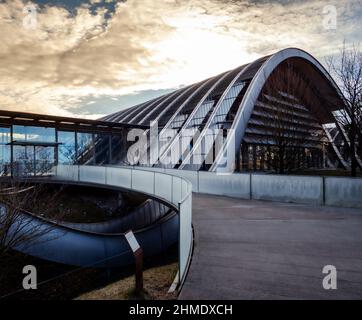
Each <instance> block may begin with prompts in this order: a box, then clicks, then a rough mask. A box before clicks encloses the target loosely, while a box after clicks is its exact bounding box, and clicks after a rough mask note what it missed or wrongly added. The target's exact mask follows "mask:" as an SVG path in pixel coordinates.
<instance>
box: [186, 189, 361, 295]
mask: <svg viewBox="0 0 362 320" xmlns="http://www.w3.org/2000/svg"><path fill="white" fill-rule="evenodd" d="M193 207H194V209H193V215H194V217H193V219H194V227H195V249H194V255H193V259H192V262H191V267H190V270H189V273H188V276H187V279H186V282H185V284H184V287H183V289H182V291H181V294H180V299H362V210H358V209H343V208H331V207H314V206H306V205H296V204H286V203H284V204H283V203H275V202H274V203H272V202H262V201H247V200H238V199H230V198H225V197H214V196H206V195H194V198H193ZM325 265H334V266H335V267H336V268H337V271H338V274H337V276H338V288H337V290H324V289H323V287H322V280H323V277H324V276H325V275H324V274H322V268H323V266H325Z"/></svg>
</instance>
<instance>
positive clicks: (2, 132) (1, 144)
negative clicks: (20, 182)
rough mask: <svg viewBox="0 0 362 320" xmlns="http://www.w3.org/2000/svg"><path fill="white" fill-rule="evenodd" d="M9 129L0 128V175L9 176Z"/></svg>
mask: <svg viewBox="0 0 362 320" xmlns="http://www.w3.org/2000/svg"><path fill="white" fill-rule="evenodd" d="M10 137H11V130H10V128H5V127H0V175H9V174H10V172H11V170H10V162H11V149H10V148H11V147H10V146H9V145H8V143H10V141H11V138H10Z"/></svg>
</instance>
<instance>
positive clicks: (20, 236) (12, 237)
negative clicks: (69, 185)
mask: <svg viewBox="0 0 362 320" xmlns="http://www.w3.org/2000/svg"><path fill="white" fill-rule="evenodd" d="M61 191H62V188H60V189H59V191H56V192H49V187H48V186H47V185H44V184H31V183H28V182H21V181H20V180H18V179H5V180H1V181H0V259H1V257H2V255H4V254H6V253H7V252H8V251H9V250H10V249H13V248H16V247H19V246H26V245H31V244H33V243H34V242H36V241H38V240H39V239H40V238H41V237H42V236H43V235H45V234H48V233H49V232H50V231H51V230H53V228H54V226H55V224H54V223H57V222H59V221H60V220H61V218H62V217H61V215H62V214H60V213H59V211H57V210H55V208H54V204H55V203H56V201H55V200H56V198H57V197H58V196H59V192H61ZM42 216H46V218H48V219H50V220H52V222H53V223H48V224H37V223H34V221H33V219H35V218H40V219H42Z"/></svg>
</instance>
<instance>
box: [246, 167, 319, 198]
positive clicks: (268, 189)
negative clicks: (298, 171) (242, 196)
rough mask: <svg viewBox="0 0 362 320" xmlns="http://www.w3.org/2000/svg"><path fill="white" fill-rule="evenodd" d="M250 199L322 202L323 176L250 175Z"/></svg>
mask: <svg viewBox="0 0 362 320" xmlns="http://www.w3.org/2000/svg"><path fill="white" fill-rule="evenodd" d="M251 177H252V178H251V189H252V199H256V200H271V201H280V202H295V203H310V204H316V205H322V204H323V178H322V177H302V176H281V175H265V174H263V175H251Z"/></svg>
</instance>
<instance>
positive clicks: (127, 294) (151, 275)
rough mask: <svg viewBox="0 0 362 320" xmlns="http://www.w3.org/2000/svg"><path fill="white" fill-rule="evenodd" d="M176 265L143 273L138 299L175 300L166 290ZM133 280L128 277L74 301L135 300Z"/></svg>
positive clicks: (173, 294) (175, 270)
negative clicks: (142, 286)
mask: <svg viewBox="0 0 362 320" xmlns="http://www.w3.org/2000/svg"><path fill="white" fill-rule="evenodd" d="M177 268H178V264H177V263H171V264H168V265H164V266H160V267H153V268H150V269H147V270H145V271H144V272H143V283H144V291H145V294H144V296H143V297H138V299H147V300H148V299H149V300H172V299H176V294H175V293H171V294H169V293H168V290H169V288H170V286H171V284H172V282H173V280H174V279H175V276H176V273H177ZM134 287H135V278H134V276H130V277H127V278H124V279H122V280H119V281H116V282H114V283H111V284H109V285H107V286H106V287H104V288H101V289H97V290H93V291H91V292H88V293H85V294H82V295H81V296H79V297H78V298H76V300H129V299H137V297H135V295H134Z"/></svg>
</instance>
